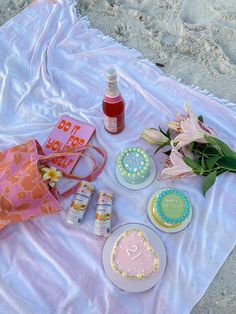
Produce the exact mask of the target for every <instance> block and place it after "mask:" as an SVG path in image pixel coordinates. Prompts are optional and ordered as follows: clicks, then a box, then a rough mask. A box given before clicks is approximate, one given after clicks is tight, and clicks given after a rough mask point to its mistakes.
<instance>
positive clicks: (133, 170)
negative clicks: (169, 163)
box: [117, 147, 151, 184]
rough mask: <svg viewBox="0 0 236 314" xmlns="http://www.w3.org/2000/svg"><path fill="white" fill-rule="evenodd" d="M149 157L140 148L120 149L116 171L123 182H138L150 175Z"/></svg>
mask: <svg viewBox="0 0 236 314" xmlns="http://www.w3.org/2000/svg"><path fill="white" fill-rule="evenodd" d="M150 165H151V159H150V157H149V155H148V154H147V153H146V152H145V150H143V149H142V148H138V147H131V148H128V149H126V150H124V151H122V152H121V153H120V154H119V155H118V158H117V166H118V171H119V173H120V175H121V177H122V178H123V179H124V180H125V182H127V183H130V184H140V183H143V182H144V181H146V180H147V179H148V177H149V175H150Z"/></svg>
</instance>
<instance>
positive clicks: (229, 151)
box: [206, 136, 236, 157]
mask: <svg viewBox="0 0 236 314" xmlns="http://www.w3.org/2000/svg"><path fill="white" fill-rule="evenodd" d="M206 139H207V141H208V142H209V143H210V144H212V145H216V146H217V147H219V148H220V150H221V152H222V154H223V155H225V156H228V157H236V153H235V152H234V151H233V150H232V149H231V148H230V147H229V146H228V145H227V144H225V143H224V142H222V141H221V140H219V139H218V138H216V137H211V136H206Z"/></svg>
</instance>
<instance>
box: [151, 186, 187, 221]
mask: <svg viewBox="0 0 236 314" xmlns="http://www.w3.org/2000/svg"><path fill="white" fill-rule="evenodd" d="M169 194H176V195H178V196H179V197H180V198H181V199H182V201H183V202H184V204H185V210H184V214H183V215H182V217H180V218H169V217H167V216H166V215H165V214H164V213H163V211H162V208H161V201H162V199H163V198H164V197H165V196H166V195H169ZM156 211H157V213H158V215H159V216H160V218H161V219H162V220H163V221H164V222H166V223H168V224H173V225H177V224H180V223H182V222H183V221H185V220H186V219H187V218H188V216H189V214H190V202H189V200H188V199H187V197H186V196H185V195H184V194H183V193H182V192H180V191H178V190H175V189H169V190H165V191H163V192H161V193H160V194H159V195H158V196H157V198H156Z"/></svg>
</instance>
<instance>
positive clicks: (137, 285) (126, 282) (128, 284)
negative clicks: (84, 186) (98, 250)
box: [102, 223, 167, 292]
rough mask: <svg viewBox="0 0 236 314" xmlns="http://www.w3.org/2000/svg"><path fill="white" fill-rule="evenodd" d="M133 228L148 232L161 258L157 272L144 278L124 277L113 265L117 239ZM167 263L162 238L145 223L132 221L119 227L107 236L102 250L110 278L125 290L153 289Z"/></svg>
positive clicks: (104, 263)
mask: <svg viewBox="0 0 236 314" xmlns="http://www.w3.org/2000/svg"><path fill="white" fill-rule="evenodd" d="M131 228H139V229H140V230H141V231H143V232H144V233H145V234H146V236H147V239H148V242H149V243H150V244H151V246H152V247H153V249H154V250H155V251H156V253H157V256H158V259H159V268H158V270H157V271H156V273H155V274H153V275H152V276H150V277H147V278H144V279H136V278H125V277H122V276H120V275H119V274H117V273H116V272H115V271H114V270H113V269H112V267H111V252H112V249H113V246H114V244H115V242H116V240H117V239H118V238H119V236H120V235H121V234H122V233H123V232H124V231H126V230H128V229H131ZM166 263H167V257H166V250H165V247H164V244H163V242H162V240H161V239H160V238H159V236H158V235H157V234H156V232H155V231H154V230H152V229H151V228H149V227H148V226H145V225H143V224H135V223H132V224H125V225H123V226H120V227H118V228H117V229H115V230H114V231H113V232H112V233H111V235H110V236H109V237H108V238H107V240H106V242H105V244H104V247H103V251H102V264H103V267H104V271H105V273H106V274H107V276H108V278H109V279H110V280H111V282H112V283H113V284H114V285H116V286H117V287H118V288H120V289H122V290H125V291H127V292H143V291H146V290H149V289H151V288H152V287H153V286H155V285H156V284H157V283H158V282H159V281H160V280H161V278H162V276H163V274H164V272H165V269H166Z"/></svg>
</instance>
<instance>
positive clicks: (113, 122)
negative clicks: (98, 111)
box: [102, 68, 125, 134]
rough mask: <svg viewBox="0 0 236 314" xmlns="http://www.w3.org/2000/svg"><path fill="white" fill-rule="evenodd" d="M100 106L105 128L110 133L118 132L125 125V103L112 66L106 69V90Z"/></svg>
mask: <svg viewBox="0 0 236 314" xmlns="http://www.w3.org/2000/svg"><path fill="white" fill-rule="evenodd" d="M102 108H103V120H104V127H105V129H106V130H107V131H108V132H110V133H112V134H117V133H120V132H121V131H122V130H123V129H124V127H125V103H124V100H123V98H122V96H121V94H120V91H119V89H118V85H117V75H116V71H115V69H114V68H110V69H108V71H107V91H106V94H105V96H104V99H103V104H102Z"/></svg>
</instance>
